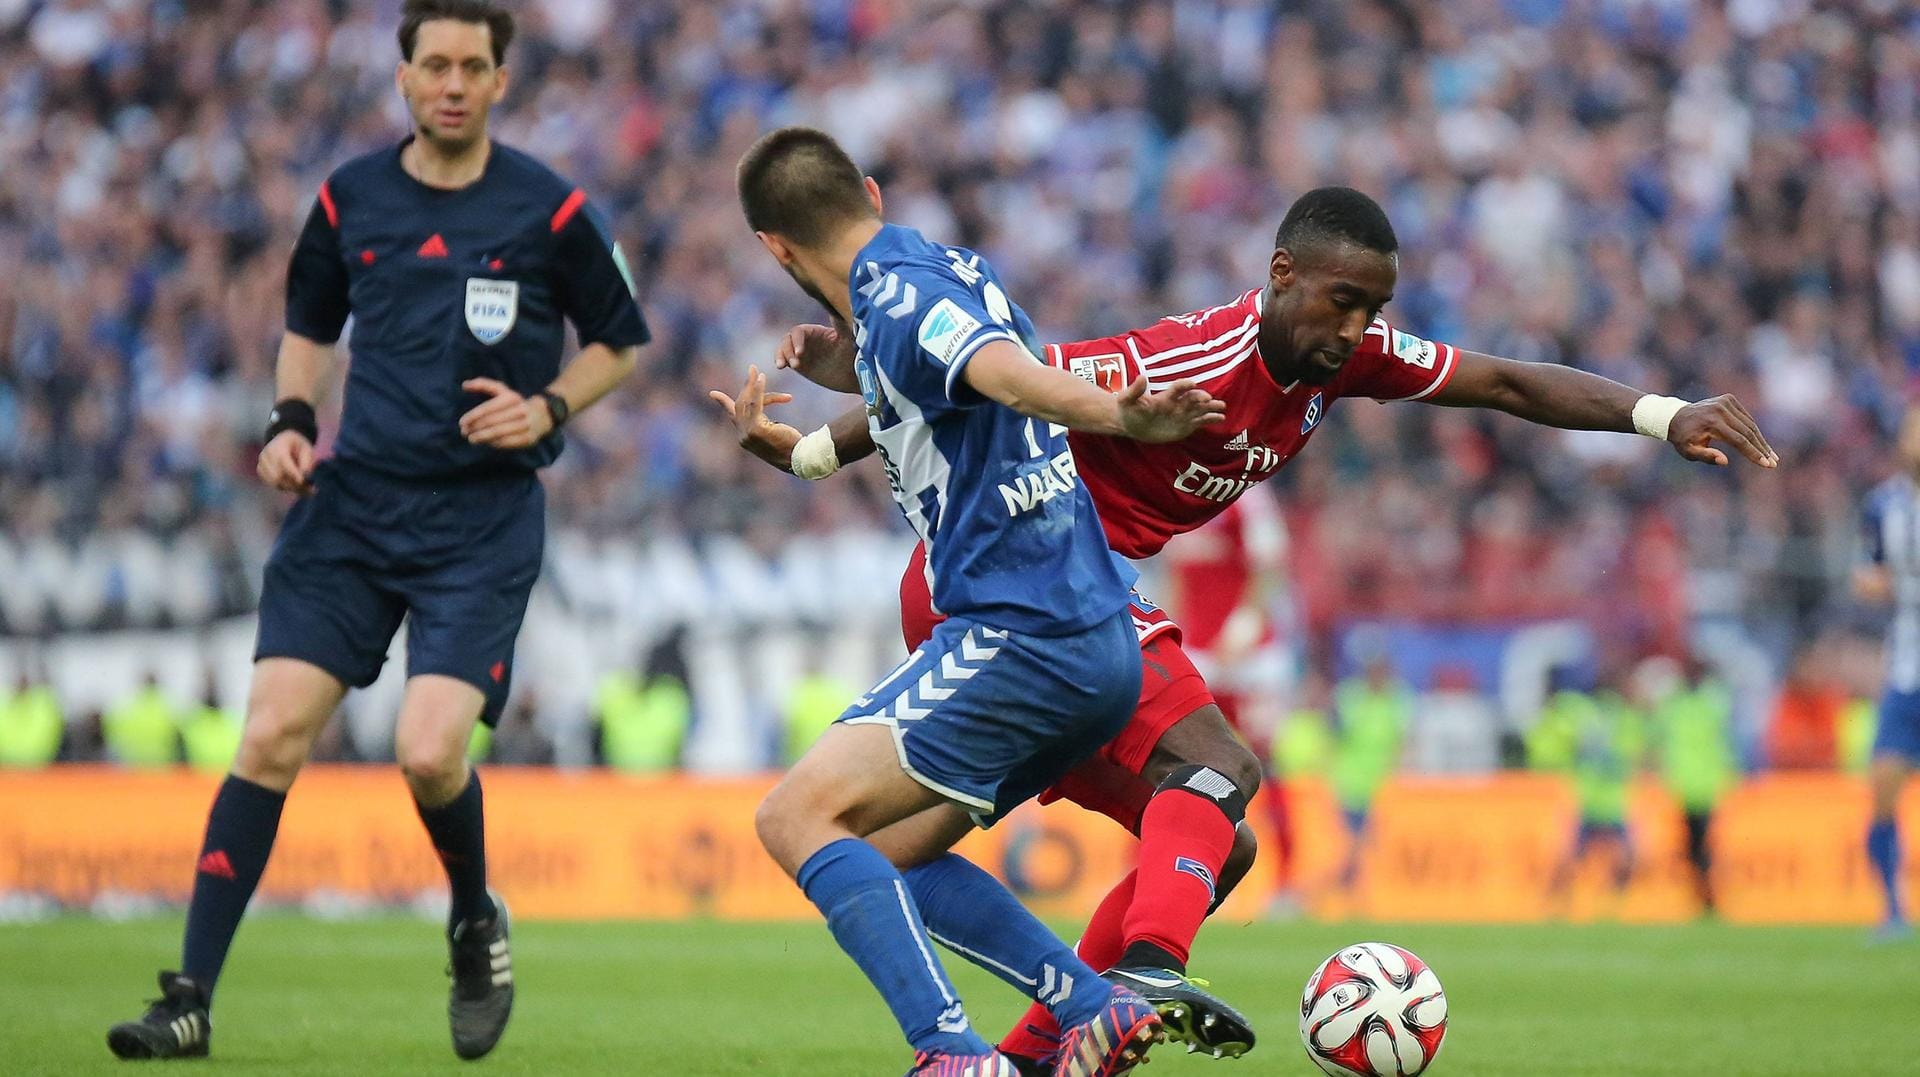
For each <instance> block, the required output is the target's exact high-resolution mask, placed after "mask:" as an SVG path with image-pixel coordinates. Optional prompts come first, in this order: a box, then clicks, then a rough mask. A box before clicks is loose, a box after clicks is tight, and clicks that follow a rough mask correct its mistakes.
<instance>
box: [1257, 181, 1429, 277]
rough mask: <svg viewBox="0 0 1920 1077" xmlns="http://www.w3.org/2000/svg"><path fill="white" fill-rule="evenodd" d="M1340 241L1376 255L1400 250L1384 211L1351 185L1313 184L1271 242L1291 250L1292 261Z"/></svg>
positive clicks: (1335, 244)
mask: <svg viewBox="0 0 1920 1077" xmlns="http://www.w3.org/2000/svg"><path fill="white" fill-rule="evenodd" d="M1342 244H1350V245H1352V246H1355V247H1360V248H1363V249H1365V250H1370V251H1375V252H1377V253H1380V254H1393V253H1394V252H1396V251H1398V250H1399V249H1400V240H1399V239H1398V238H1397V237H1395V236H1394V234H1393V222H1391V221H1389V220H1387V211H1386V210H1384V209H1381V208H1380V203H1378V202H1375V201H1374V200H1373V199H1371V198H1369V197H1367V196H1366V195H1364V194H1362V193H1360V192H1359V191H1356V190H1354V189H1353V188H1351V187H1316V188H1314V189H1313V190H1311V191H1308V192H1307V193H1306V194H1303V195H1301V196H1300V197H1299V198H1298V199H1297V200H1296V201H1295V202H1294V203H1293V206H1292V207H1291V208H1290V209H1288V210H1287V216H1286V218H1285V219H1284V220H1282V221H1281V222H1280V230H1279V231H1278V232H1277V233H1275V234H1274V237H1273V245H1274V246H1275V247H1285V248H1286V249H1287V250H1290V251H1292V252H1293V256H1294V258H1295V259H1296V260H1298V259H1304V258H1309V257H1312V256H1313V255H1315V254H1318V253H1319V252H1321V251H1323V250H1327V249H1329V248H1332V247H1336V246H1340V245H1342Z"/></svg>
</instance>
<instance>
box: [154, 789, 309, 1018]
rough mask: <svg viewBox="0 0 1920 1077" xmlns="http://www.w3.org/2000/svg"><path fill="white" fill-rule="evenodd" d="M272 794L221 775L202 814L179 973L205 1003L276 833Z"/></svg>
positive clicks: (281, 797)
mask: <svg viewBox="0 0 1920 1077" xmlns="http://www.w3.org/2000/svg"><path fill="white" fill-rule="evenodd" d="M286 803H287V795H286V794H285V793H277V792H275V791H273V790H271V789H268V788H267V787H266V786H264V785H256V784H254V783H253V782H250V781H248V780H246V779H245V778H241V777H237V776H235V775H231V774H229V775H227V780H226V781H225V782H223V783H221V785H220V792H219V793H218V794H216V795H215V796H214V798H213V810H211V811H209V812H208V813H207V836H206V841H205V842H204V843H202V845H201V846H200V860H199V863H198V865H197V867H196V870H195V871H194V875H193V903H192V904H190V905H188V906H187V934H186V941H185V943H184V945H183V947H182V953H181V958H180V971H181V973H182V974H183V975H185V976H186V977H187V978H188V979H189V980H192V981H193V982H194V984H195V985H197V986H198V987H199V988H200V990H201V992H202V993H203V994H204V995H205V996H206V997H207V998H209V999H211V998H212V997H213V984H214V981H215V980H217V979H219V977H220V967H221V966H222V965H224V964H226V961H227V948H228V947H229V946H231V945H232V944H233V933H234V932H235V931H237V930H238V929H239V927H240V917H241V916H243V915H245V914H246V911H247V902H248V901H250V900H252V898H253V891H254V888H255V887H257V886H259V885H260V876H261V875H262V874H263V873H265V872H266V870H267V857H268V855H270V854H271V853H272V852H273V838H274V835H275V834H277V833H278V832H279V830H280V809H281V808H282V807H284V806H285V805H286Z"/></svg>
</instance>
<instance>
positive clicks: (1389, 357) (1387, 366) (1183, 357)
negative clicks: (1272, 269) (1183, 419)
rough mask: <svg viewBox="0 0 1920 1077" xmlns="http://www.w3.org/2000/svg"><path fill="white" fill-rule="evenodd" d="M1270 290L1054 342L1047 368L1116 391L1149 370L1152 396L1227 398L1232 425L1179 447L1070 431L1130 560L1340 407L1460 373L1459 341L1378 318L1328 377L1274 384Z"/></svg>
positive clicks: (1221, 500) (1432, 389)
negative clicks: (1190, 390) (1263, 323)
mask: <svg viewBox="0 0 1920 1077" xmlns="http://www.w3.org/2000/svg"><path fill="white" fill-rule="evenodd" d="M1263 294H1264V290H1263V289H1255V290H1253V291H1251V292H1248V293H1247V294H1245V295H1243V296H1241V297H1240V298H1239V299H1237V300H1235V301H1234V302H1232V303H1228V304H1226V305H1225V306H1219V307H1213V308H1211V309H1208V310H1201V311H1195V312H1194V313H1192V314H1176V315H1174V316H1172V317H1169V318H1162V319H1161V320H1159V321H1157V322H1155V323H1153V324H1152V325H1150V326H1148V327H1146V328H1145V329H1135V330H1131V331H1129V332H1126V333H1122V334H1120V335H1118V336H1111V337H1102V338H1100V339H1098V340H1085V341H1080V342H1078V343H1075V344H1050V345H1048V346H1047V362H1049V363H1051V364H1052V365H1054V366H1056V367H1059V368H1060V369H1062V370H1065V371H1067V372H1069V373H1072V374H1077V375H1079V376H1080V377H1082V378H1085V379H1086V380H1088V381H1090V382H1092V383H1093V384H1095V385H1097V386H1099V387H1100V388H1102V389H1106V390H1108V391H1109V392H1119V391H1120V390H1121V389H1122V388H1123V387H1125V386H1127V385H1129V384H1131V383H1132V382H1133V381H1134V379H1136V378H1139V377H1141V376H1142V375H1144V376H1145V377H1146V379H1147V387H1148V388H1149V389H1154V390H1159V389H1164V388H1166V387H1167V386H1169V385H1171V384H1173V383H1174V382H1176V381H1179V380H1181V379H1183V378H1187V379H1192V380H1193V381H1194V382H1196V383H1198V384H1199V386H1200V387H1201V388H1203V389H1205V390H1207V391H1208V392H1209V393H1212V394H1213V395H1214V396H1215V397H1218V398H1219V399H1221V400H1224V401H1226V404H1227V414H1226V420H1225V421H1224V422H1220V423H1215V424H1213V425H1211V426H1204V427H1201V428H1200V429H1199V430H1198V431H1196V432H1194V434H1193V435H1192V436H1191V437H1188V438H1186V439H1185V440H1183V441H1176V442H1171V443H1168V444H1163V445H1153V444H1148V443H1146V442H1143V441H1134V440H1132V439H1130V438H1120V437H1106V436H1103V435H1098V434H1084V433H1080V432H1078V431H1074V432H1073V433H1071V434H1069V435H1068V439H1069V442H1070V444H1071V445H1072V446H1073V457H1074V461H1075V463H1076V464H1078V466H1079V470H1080V478H1081V481H1083V482H1085V483H1086V484H1087V489H1088V490H1090V491H1091V492H1092V493H1093V502H1094V506H1095V507H1096V508H1098V509H1099V511H1100V522H1101V523H1102V524H1103V525H1104V526H1105V527H1106V531H1107V542H1108V544H1109V545H1111V546H1112V547H1113V548H1114V549H1115V550H1116V551H1118V552H1119V553H1121V554H1122V555H1124V556H1127V557H1133V558H1141V557H1151V556H1153V555H1154V554H1156V553H1158V552H1160V548H1161V547H1162V546H1165V545H1166V543H1167V540H1168V539H1170V538H1172V537H1173V536H1175V535H1178V534H1182V533H1184V532H1187V531H1191V530H1193V529H1194V528H1196V527H1199V526H1200V525H1201V524H1203V523H1206V522H1207V521H1208V520H1210V519H1212V518H1213V517H1214V516H1216V515H1218V514H1219V513H1220V511H1221V510H1222V509H1224V508H1225V507H1226V506H1227V505H1229V504H1231V503H1232V502H1233V501H1234V500H1235V499H1236V498H1238V497H1239V496H1240V495H1241V494H1242V493H1245V492H1246V491H1247V490H1249V489H1251V488H1252V487H1253V486H1254V485H1255V484H1256V483H1258V482H1260V481H1262V480H1264V479H1266V478H1267V477H1268V476H1270V475H1272V474H1273V473H1274V472H1276V471H1278V470H1280V468H1281V466H1282V465H1284V464H1285V463H1286V462H1287V461H1288V460H1291V459H1293V456H1294V454H1295V453H1298V452H1299V451H1300V450H1301V448H1302V447H1304V446H1305V445H1306V443H1307V439H1308V438H1310V437H1312V436H1313V432H1314V431H1315V430H1316V429H1318V428H1319V426H1320V421H1321V420H1322V419H1324V418H1326V415H1327V409H1328V408H1329V407H1331V406H1332V405H1333V402H1334V401H1335V400H1338V399H1339V398H1341V397H1343V396H1367V397H1372V398H1374V399H1375V400H1419V399H1421V398H1422V397H1427V396H1432V395H1433V394H1434V393H1437V392H1439V391H1440V390H1441V388H1442V387H1444V386H1445V385H1446V384H1447V380H1448V379H1449V378H1451V377H1452V376H1453V370H1454V366H1455V361H1456V360H1457V358H1458V355H1459V353H1458V352H1457V351H1456V350H1455V349H1454V347H1453V346H1452V345H1450V344H1437V343H1434V342H1433V341H1429V340H1423V339H1421V338H1419V337H1416V336H1414V335H1412V334H1410V333H1403V332H1401V331H1400V330H1398V329H1395V328H1393V327H1392V326H1390V325H1388V324H1387V323H1386V322H1385V321H1383V320H1381V319H1378V318H1376V319H1374V322H1373V324H1372V325H1371V326H1369V327H1368V328H1367V335H1366V337H1365V339H1363V340H1362V341H1361V342H1360V346H1359V347H1358V348H1356V349H1354V352H1353V356H1352V358H1350V359H1348V360H1347V362H1346V365H1344V366H1342V367H1341V368H1340V373H1339V374H1338V375H1336V376H1335V377H1334V379H1333V381H1332V382H1330V383H1328V384H1326V385H1319V386H1315V385H1306V384H1304V383H1299V382H1296V383H1294V384H1293V385H1285V386H1283V385H1279V384H1276V383H1275V382H1274V380H1273V375H1271V374H1270V373H1268V372H1267V366H1266V364H1265V363H1263V362H1261V360H1260V353H1259V349H1258V346H1257V341H1258V340H1259V337H1260V303H1261V297H1262V295H1263Z"/></svg>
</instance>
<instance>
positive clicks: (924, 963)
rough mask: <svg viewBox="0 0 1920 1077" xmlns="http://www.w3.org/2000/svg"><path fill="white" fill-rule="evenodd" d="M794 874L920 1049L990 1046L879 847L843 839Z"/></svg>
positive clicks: (975, 1050) (976, 1051) (966, 1051)
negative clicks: (970, 1017)
mask: <svg viewBox="0 0 1920 1077" xmlns="http://www.w3.org/2000/svg"><path fill="white" fill-rule="evenodd" d="M795 879H796V881H797V882H799V884H800V889H801V890H803V891H805V892H806V895H807V900H809V901H811V902H813V903H814V905H816V906H818V907H819V909H820V911H821V913H823V914H824V915H825V916H826V918H827V927H828V929H829V930H831V931H832V932H833V937H834V940H835V941H837V942H838V943H839V944H840V948H841V949H842V950H845V951H846V952H847V956H848V957H851V958H853V961H854V964H856V965H859V966H860V971H862V972H864V973H866V974H867V979H868V980H871V981H872V982H873V986H874V987H875V988H877V989H878V990H879V991H880V995H881V997H882V998H884V999H886V1000H887V1007H888V1008H889V1009H891V1010H892V1011H893V1018H894V1020H896V1021H898V1022H899V1023H900V1031H901V1032H903V1033H905V1034H906V1037H907V1041H908V1042H909V1043H911V1044H913V1046H914V1048H915V1049H916V1050H920V1051H931V1052H939V1053H946V1054H960V1055H982V1054H986V1053H987V1052H988V1051H991V1050H992V1049H993V1048H991V1047H989V1046H988V1045H987V1042H986V1041H985V1040H983V1039H981V1038H980V1036H979V1034H978V1033H976V1032H974V1031H973V1027H972V1026H971V1025H970V1024H969V1023H968V1022H967V1014H966V1011H965V1010H964V1009H962V1008H961V1005H960V995H959V992H957V991H955V990H954V989H953V983H952V981H950V980H948V979H947V974H946V971H945V970H943V969H942V968H941V967H940V962H939V960H938V959H937V958H935V957H934V955H933V945H932V943H930V942H929V941H928V940H927V929H926V928H925V927H924V926H922V924H921V922H920V916H919V913H918V912H917V911H916V910H915V908H914V903H913V899H912V898H911V897H910V896H909V895H908V893H907V885H906V883H905V882H904V881H903V880H902V879H901V878H900V873H899V872H898V871H896V870H894V867H893V865H892V864H890V863H888V862H887V858H886V857H884V856H882V855H880V850H878V849H875V848H874V847H873V846H871V845H868V844H867V843H866V842H864V841H861V840H859V839H857V838H842V839H840V840H839V841H836V842H834V843H832V844H830V845H828V846H827V847H826V848H824V849H821V850H820V851H819V852H817V853H815V854H813V855H812V856H811V857H809V858H808V859H807V862H806V863H805V864H802V865H801V866H800V872H799V874H798V875H796V876H795Z"/></svg>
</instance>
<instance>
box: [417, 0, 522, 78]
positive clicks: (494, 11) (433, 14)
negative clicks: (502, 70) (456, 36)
mask: <svg viewBox="0 0 1920 1077" xmlns="http://www.w3.org/2000/svg"><path fill="white" fill-rule="evenodd" d="M435 19H451V20H453V21H454V22H469V23H484V24H486V27H487V30H488V37H489V38H490V39H491V41H492V42H493V66H495V67H504V66H505V65H506V62H507V46H508V45H511V44H513V12H511V11H508V10H507V9H505V8H503V7H499V6H497V5H495V4H493V3H492V2H491V0H407V3H406V6H405V7H403V8H401V9H400V56H401V58H402V59H404V60H406V61H407V62H408V63H412V62H413V45H414V42H415V41H417V40H419V38H420V24H421V23H426V22H432V21H434V20H435Z"/></svg>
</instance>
